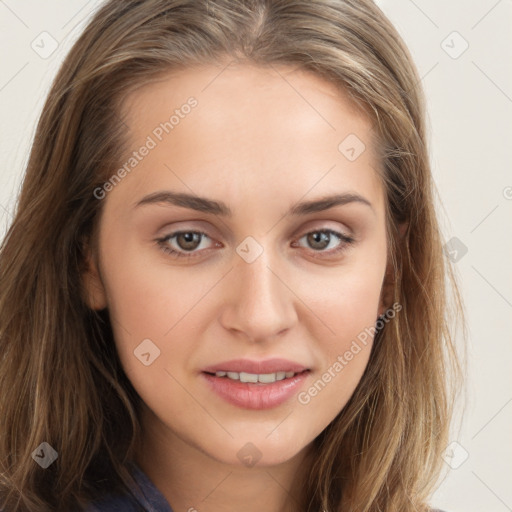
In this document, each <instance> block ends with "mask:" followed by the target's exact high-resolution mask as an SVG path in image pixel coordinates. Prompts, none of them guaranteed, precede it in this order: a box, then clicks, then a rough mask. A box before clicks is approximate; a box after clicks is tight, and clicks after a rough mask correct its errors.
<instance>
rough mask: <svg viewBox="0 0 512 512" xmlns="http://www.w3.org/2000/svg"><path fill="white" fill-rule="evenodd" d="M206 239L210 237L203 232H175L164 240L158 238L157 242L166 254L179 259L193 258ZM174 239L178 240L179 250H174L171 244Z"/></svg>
mask: <svg viewBox="0 0 512 512" xmlns="http://www.w3.org/2000/svg"><path fill="white" fill-rule="evenodd" d="M204 238H210V237H209V236H208V235H207V234H206V233H203V232H202V231H175V232H174V233H171V234H170V235H166V236H164V237H163V238H158V239H157V240H156V241H157V243H158V245H159V246H160V248H161V249H162V251H164V252H165V253H166V254H170V255H172V256H175V257H178V258H192V257H195V256H196V254H197V252H199V251H196V249H198V247H199V246H200V245H201V242H202V241H203V239H204ZM173 239H176V240H175V242H176V244H177V245H178V248H177V249H173V248H172V247H171V246H170V244H169V242H170V241H171V240H173Z"/></svg>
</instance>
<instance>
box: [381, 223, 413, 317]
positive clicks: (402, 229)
mask: <svg viewBox="0 0 512 512" xmlns="http://www.w3.org/2000/svg"><path fill="white" fill-rule="evenodd" d="M407 227H408V222H402V223H401V224H399V225H398V233H399V238H398V240H397V241H396V245H397V247H400V246H401V245H402V241H403V239H404V237H405V234H406V232H407ZM395 281H396V275H395V269H394V268H393V264H392V263H391V261H390V258H389V257H388V263H387V266H386V272H385V274H384V280H383V283H382V291H381V295H380V303H379V316H381V315H383V314H384V312H385V311H386V310H387V309H389V308H390V307H391V306H392V304H393V301H394V290H395V284H396V283H395Z"/></svg>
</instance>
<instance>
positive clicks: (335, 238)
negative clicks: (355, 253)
mask: <svg viewBox="0 0 512 512" xmlns="http://www.w3.org/2000/svg"><path fill="white" fill-rule="evenodd" d="M302 239H306V242H307V244H308V245H309V246H310V247H312V248H313V249H314V251H313V252H316V253H321V255H322V257H323V254H324V253H325V254H326V255H327V256H333V255H335V254H338V253H339V252H341V251H343V250H345V249H346V248H347V247H348V246H350V245H351V244H353V243H354V241H355V239H354V238H353V237H351V236H348V235H345V234H344V233H340V232H338V231H334V230H332V229H319V230H316V231H310V232H309V233H306V234H305V235H304V236H302V237H301V238H299V241H300V240H302ZM292 245H293V246H294V247H296V246H297V245H298V244H297V242H294V243H293V244H292ZM332 245H334V246H335V248H334V249H331V250H327V251H326V250H325V249H326V248H327V247H329V246H332Z"/></svg>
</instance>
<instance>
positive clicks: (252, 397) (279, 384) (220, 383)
mask: <svg viewBox="0 0 512 512" xmlns="http://www.w3.org/2000/svg"><path fill="white" fill-rule="evenodd" d="M245 363H247V361H245ZM245 367H247V366H245ZM252 368H254V366H252ZM217 371H221V370H217ZM233 371H235V370H233ZM242 371H243V370H242ZM289 371H293V370H289ZM265 372H266V373H274V372H270V371H267V370H265ZM248 373H253V372H248ZM256 373H263V372H256ZM309 374H310V371H309V370H304V371H302V372H301V373H297V375H294V376H293V377H290V378H287V379H286V378H285V379H283V380H280V381H276V382H272V383H271V384H262V383H259V382H258V383H251V382H240V381H239V380H233V379H230V378H228V377H216V376H215V375H211V374H210V373H206V372H202V373H201V374H200V375H201V377H202V378H203V379H204V380H205V381H206V383H207V385H208V387H209V388H210V390H211V391H213V392H214V393H216V394H217V395H218V396H219V397H221V398H222V399H224V400H225V401H226V402H228V403H230V404H232V405H235V406H236V407H240V408H242V409H253V410H262V409H271V408H273V407H278V406H279V405H281V404H283V403H284V402H286V401H287V400H289V399H290V398H291V397H292V396H294V395H295V394H296V393H298V391H299V389H300V388H301V387H302V386H303V384H304V381H305V380H306V379H307V378H308V377H309Z"/></svg>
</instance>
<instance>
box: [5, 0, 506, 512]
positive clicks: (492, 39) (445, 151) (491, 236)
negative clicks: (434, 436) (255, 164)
mask: <svg viewBox="0 0 512 512" xmlns="http://www.w3.org/2000/svg"><path fill="white" fill-rule="evenodd" d="M377 3H378V5H379V6H380V7H381V8H382V9H383V11H384V12H385V13H386V14H387V15H388V16H389V17H390V19H391V21H392V22H393V23H394V24H395V26H396V27H397V28H398V30H399V32H400V33H401V35H402V36H403V38H404V39H405V42H406V43H407V45H408V46H409V48H410V50H411V52H412V54H413V57H414V59H415V61H416V64H417V66H418V69H419V71H420V75H421V76H422V81H423V85H424V87H425V90H426V93H427V98H428V108H429V125H430V132H431V133H430V140H431V148H432V149H431V156H432V163H433V172H434V177H435V181H436V184H437V187H438V190H439V195H440V198H441V201H442V205H439V211H440V216H441V221H442V226H443V230H444V235H445V239H446V240H447V241H448V240H450V239H451V238H452V237H457V239H458V240H459V241H460V243H459V246H460V244H464V246H466V247H467V253H466V254H464V255H463V256H462V257H461V255H462V254H463V253H462V252H460V247H461V246H460V247H459V249H456V250H458V252H457V254H455V253H453V252H452V257H456V258H459V259H458V261H457V263H455V267H456V270H457V272H458V274H459V278H460V281H461V285H462V292H463V295H464V300H465V304H466V311H467V315H468V321H469V340H468V343H469V352H468V355H469V357H468V365H469V379H468V385H467V401H466V405H465V415H464V421H463V423H462V427H461V428H460V429H456V431H455V432H454V434H453V438H452V440H453V441H456V442H457V443H458V445H452V446H451V447H450V448H454V450H453V452H450V451H448V452H447V457H446V460H447V461H450V464H451V466H453V468H451V467H450V465H448V464H446V470H447V473H446V479H445V480H444V481H443V483H442V485H441V486H440V488H439V490H438V491H437V492H436V493H435V495H434V496H433V500H432V502H433V504H435V505H437V506H438V507H440V508H442V509H444V510H446V511H448V512H477V511H478V512H480V511H482V510H485V511H486V512H491V511H495V512H506V511H507V510H508V511H512V486H511V485H510V484H511V482H512V439H511V432H512V429H511V427H512V386H511V380H512V379H511V370H512V339H511V338H512V335H511V332H512V286H511V284H512V265H511V263H512V258H511V255H512V237H511V235H512V230H511V228H512V222H511V220H512V171H511V158H510V157H511V153H512V150H511V145H512V67H511V62H512V1H511V0H500V1H496V0H478V1H471V2H468V1H462V0H457V1H449V2H448V1H443V0H415V1H413V0H380V1H378V2H377ZM99 4H100V2H99V1H98V0H90V1H86V0H46V1H45V2H38V1H35V0H30V1H29V0H20V1H15V0H0V52H1V58H2V60H1V67H0V108H1V113H2V122H1V124H0V159H1V171H0V230H1V235H2V236H3V234H4V233H5V229H6V227H7V225H8V224H9V222H10V219H11V214H10V212H11V211H12V209H13V206H14V203H15V199H16V195H17V193H18V190H19V185H20V181H21V176H22V172H23V170H24V166H25V164H26V162H27V158H28V152H29V147H30V143H31V140H32V137H33V134H34V130H35V125H36V120H37V118H38V116H39V113H40V110H41V108H42V104H43V101H44V98H45V95H46V93H47V91H48V88H49V85H50V82H51V80H52V79H53V77H54V76H55V73H56V71H57V68H58V65H59V63H60V62H61V60H62V58H63V56H64V55H65V54H66V52H67V51H68V50H69V48H70V46H71V44H72V43H73V41H74V40H75V39H76V37H77V36H78V34H79V32H80V31H81V29H82V28H83V27H84V24H85V22H86V20H87V19H88V17H89V15H90V14H91V13H92V12H93V11H94V10H95V9H96V8H97V6H98V5H99ZM44 31H46V32H48V33H49V34H51V36H52V37H53V38H54V39H55V40H56V41H57V42H58V43H59V44H58V47H57V49H56V50H55V52H54V53H52V54H51V55H50V56H49V57H47V58H42V57H41V56H39V55H38V53H36V51H35V50H34V49H32V47H31V44H34V46H35V45H36V44H38V45H39V47H40V48H41V49H40V50H39V51H43V48H42V46H43V43H41V38H44V37H48V36H41V35H40V34H41V33H42V32H44ZM453 32H457V33H458V35H457V34H453ZM45 41H46V43H45V49H46V50H48V49H49V48H50V46H49V40H48V39H46V40H45ZM443 41H444V42H443ZM33 42H34V43H33ZM466 44H468V45H469V46H468V48H467V50H466V51H465V52H464V53H462V54H460V53H461V51H462V50H463V49H464V48H465V46H466ZM459 54H460V55H459ZM454 57H457V58H454ZM454 247H455V246H451V249H453V248H454ZM447 256H448V253H447ZM460 341H462V340H459V342H460ZM463 405H464V404H462V403H461V407H462V406H463ZM466 452H467V453H466ZM466 456H467V459H466V460H463V459H464V457H466ZM457 466H458V467H457Z"/></svg>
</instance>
